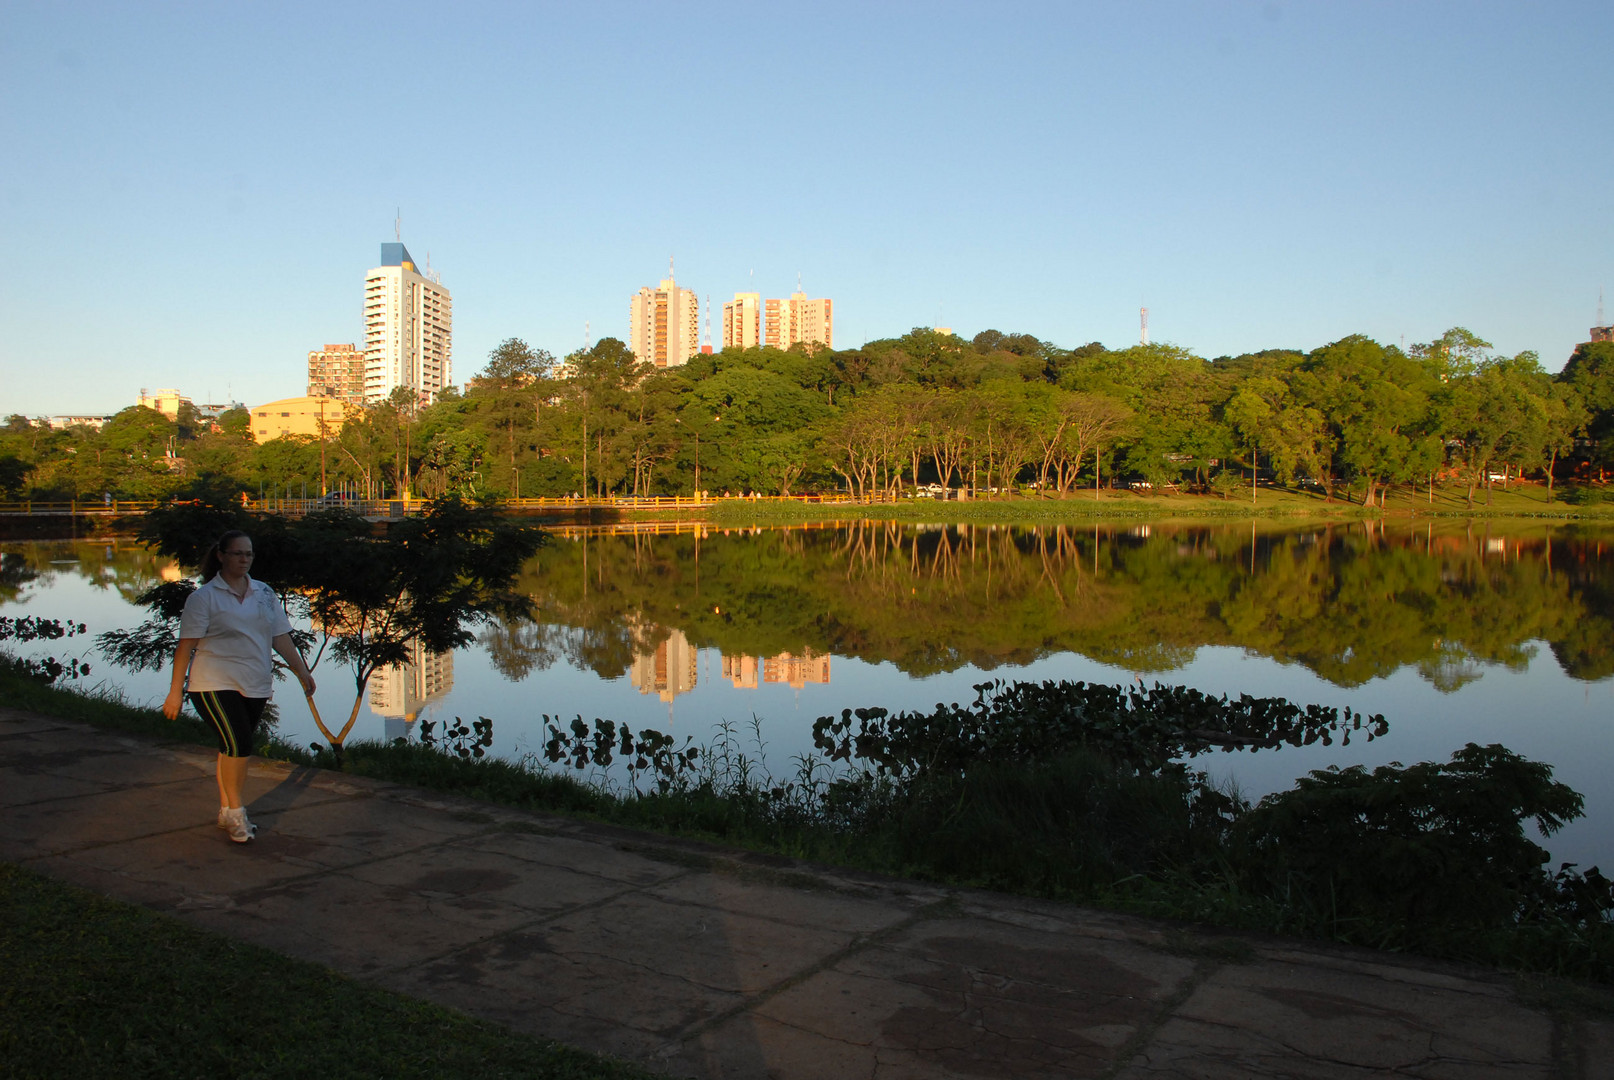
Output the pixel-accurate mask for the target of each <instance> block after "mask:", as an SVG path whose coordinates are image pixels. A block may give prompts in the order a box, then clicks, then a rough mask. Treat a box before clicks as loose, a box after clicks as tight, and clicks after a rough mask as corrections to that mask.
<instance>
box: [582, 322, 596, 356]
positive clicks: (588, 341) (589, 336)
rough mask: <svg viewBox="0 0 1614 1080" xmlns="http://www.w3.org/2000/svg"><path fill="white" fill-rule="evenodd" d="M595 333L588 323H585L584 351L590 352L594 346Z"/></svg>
mask: <svg viewBox="0 0 1614 1080" xmlns="http://www.w3.org/2000/svg"><path fill="white" fill-rule="evenodd" d="M593 338H594V335H593V333H592V329H591V327H590V326H589V324H588V323H586V322H585V323H584V324H583V351H584V352H588V351H589V350H590V349H592V348H593V347H594V341H593Z"/></svg>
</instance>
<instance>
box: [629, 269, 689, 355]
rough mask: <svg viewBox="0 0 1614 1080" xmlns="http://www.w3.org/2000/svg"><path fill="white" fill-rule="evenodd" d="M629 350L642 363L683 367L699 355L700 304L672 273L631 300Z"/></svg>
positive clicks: (640, 291) (642, 290)
mask: <svg viewBox="0 0 1614 1080" xmlns="http://www.w3.org/2000/svg"><path fill="white" fill-rule="evenodd" d="M628 348H630V349H632V350H633V355H634V356H635V357H637V358H638V359H639V362H640V363H645V362H649V363H652V364H655V365H656V366H657V367H658V368H666V367H681V366H682V365H684V364H686V363H688V362H689V358H690V357H691V356H698V355H700V302H699V300H697V299H696V297H695V293H694V291H693V290H691V289H684V288H680V287H679V285H678V283H677V282H676V281H674V280H673V278H672V276H671V274H669V275H668V276H667V277H666V278H665V279H664V280H663V281H662V282H661V284H660V285H658V286H657V287H656V288H654V289H652V288H650V287H649V286H648V285H647V286H645V287H644V288H642V289H640V290H639V291H638V292H637V293H635V294H634V296H633V298H632V299H631V300H629V301H628Z"/></svg>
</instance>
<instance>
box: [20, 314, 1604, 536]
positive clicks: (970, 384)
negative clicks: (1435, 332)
mask: <svg viewBox="0 0 1614 1080" xmlns="http://www.w3.org/2000/svg"><path fill="white" fill-rule="evenodd" d="M249 427H250V425H249V423H248V417H247V415H246V412H245V410H236V411H233V412H231V413H226V414H225V415H224V416H223V417H221V418H220V419H219V420H218V421H216V422H209V423H203V422H201V421H200V420H199V418H198V417H197V416H196V414H195V413H194V411H187V409H182V410H181V412H180V415H179V416H178V418H177V419H175V420H170V419H168V418H167V417H165V416H163V415H162V414H160V413H157V412H155V411H153V410H151V409H145V408H140V407H132V408H129V409H125V410H123V411H122V412H120V413H118V414H117V415H116V416H114V417H113V418H112V419H111V420H109V421H108V422H107V423H106V424H105V425H104V426H103V427H102V428H101V429H100V430H99V431H96V430H92V429H90V428H87V427H79V428H69V429H66V430H60V431H58V430H52V429H50V428H49V427H47V426H46V425H44V424H43V423H35V422H30V421H29V420H28V419H27V418H25V417H22V416H12V417H10V418H9V419H8V421H7V422H6V424H5V426H4V428H3V429H0V497H4V498H22V497H31V498H36V499H44V498H64V499H65V498H81V499H82V498H95V497H99V496H101V495H103V494H112V495H114V496H118V497H157V496H161V495H166V494H170V493H174V492H178V491H181V490H185V489H187V488H194V487H197V486H205V487H207V488H209V489H210V490H234V491H237V492H244V493H248V494H265V495H292V496H297V495H303V494H319V493H320V492H321V491H322V490H330V489H337V488H342V489H345V490H349V491H353V492H355V493H358V494H362V495H366V496H374V497H383V496H389V495H396V494H399V493H402V492H409V493H411V494H415V495H422V496H426V497H433V496H437V495H442V494H448V493H455V494H460V495H465V496H483V495H495V496H504V497H513V496H539V495H544V496H560V495H570V494H579V495H581V494H588V495H594V496H603V495H611V494H617V495H632V496H650V495H672V494H690V493H692V492H694V491H705V492H709V493H712V494H719V493H729V494H747V493H752V492H757V493H763V494H785V495H788V494H796V493H803V492H827V491H836V490H840V491H849V492H853V493H856V494H860V495H876V494H886V495H889V494H895V493H898V492H901V491H903V490H911V489H912V488H913V487H915V486H917V485H924V484H936V485H941V486H945V487H969V488H972V489H975V490H977V491H988V492H990V491H992V490H993V489H1015V488H1017V487H1026V486H1033V487H1035V488H1037V489H1039V490H1041V491H1043V492H1046V493H1055V494H1057V493H1068V492H1071V491H1074V490H1076V489H1078V488H1084V487H1086V488H1095V489H1098V490H1100V491H1102V490H1104V489H1106V488H1108V487H1111V486H1114V485H1115V484H1117V483H1120V482H1135V483H1140V484H1148V485H1150V486H1151V487H1153V488H1157V489H1159V488H1173V487H1174V488H1178V489H1186V490H1193V491H1200V492H1215V493H1220V494H1224V495H1229V494H1232V493H1233V492H1234V491H1236V490H1239V489H1245V490H1248V489H1249V488H1250V485H1251V484H1252V482H1253V481H1254V480H1255V479H1256V478H1257V477H1259V478H1261V479H1264V480H1268V481H1273V482H1277V483H1279V484H1285V485H1289V484H1305V485H1307V486H1310V487H1314V488H1316V489H1319V490H1321V491H1322V492H1324V493H1326V495H1327V496H1328V497H1329V498H1335V497H1350V498H1352V499H1358V500H1360V501H1362V502H1364V503H1372V502H1374V501H1376V500H1378V501H1382V500H1383V499H1384V497H1385V495H1386V492H1387V491H1388V490H1389V489H1391V488H1393V487H1396V486H1410V487H1420V486H1422V485H1426V484H1427V485H1431V486H1432V485H1434V484H1436V483H1447V484H1457V485H1460V487H1461V489H1462V490H1463V491H1464V492H1465V494H1466V496H1467V498H1468V501H1469V502H1470V504H1473V503H1474V502H1475V500H1476V495H1477V493H1478V492H1479V491H1481V489H1484V490H1485V491H1486V495H1487V497H1488V495H1489V489H1490V486H1491V485H1492V483H1493V482H1494V481H1495V480H1497V479H1499V478H1500V479H1512V478H1515V477H1523V476H1534V477H1538V478H1540V479H1541V480H1543V481H1545V482H1546V483H1547V484H1549V485H1551V484H1553V483H1554V482H1555V480H1557V479H1562V478H1565V477H1570V476H1574V477H1579V478H1582V479H1592V480H1596V481H1602V480H1603V479H1604V476H1605V471H1606V470H1607V469H1608V467H1609V466H1610V464H1614V462H1611V460H1610V458H1611V456H1614V343H1610V342H1589V343H1586V344H1583V345H1581V346H1579V347H1578V348H1577V349H1576V350H1575V352H1574V354H1573V355H1572V356H1571V357H1570V358H1569V360H1568V362H1567V363H1566V364H1565V366H1564V368H1563V370H1562V371H1561V372H1560V373H1558V374H1557V375H1552V374H1549V373H1548V372H1547V371H1546V370H1545V369H1544V368H1543V367H1542V366H1541V363H1540V360H1539V358H1538V357H1537V356H1536V354H1534V353H1532V352H1524V353H1520V354H1518V355H1516V356H1506V355H1501V354H1497V353H1496V352H1495V351H1494V350H1493V348H1492V346H1491V345H1490V343H1488V342H1486V341H1484V340H1482V339H1481V338H1479V337H1478V336H1476V335H1475V334H1473V333H1471V332H1470V331H1468V330H1466V329H1463V328H1460V327H1459V328H1454V329H1452V330H1450V331H1448V332H1446V333H1445V334H1443V335H1442V336H1441V337H1440V338H1438V339H1436V340H1434V341H1431V342H1427V343H1422V344H1417V345H1413V346H1411V347H1410V348H1406V349H1401V348H1398V347H1396V346H1393V345H1383V344H1380V343H1379V342H1377V341H1374V340H1373V339H1371V338H1369V337H1366V336H1363V335H1351V336H1348V337H1345V338H1341V339H1340V340H1338V341H1335V342H1332V343H1330V344H1327V345H1324V346H1321V347H1320V348H1317V349H1313V350H1311V351H1310V352H1301V351H1298V350H1290V349H1266V350H1262V351H1260V352H1254V353H1246V354H1243V355H1240V356H1221V357H1216V358H1214V359H1209V360H1207V359H1204V358H1202V357H1199V356H1197V355H1195V354H1194V353H1193V352H1191V351H1190V350H1188V349H1185V348H1181V347H1179V346H1175V345H1169V344H1155V345H1136V346H1132V347H1130V348H1124V349H1107V348H1105V347H1104V346H1103V345H1101V344H1099V343H1097V342H1092V343H1089V344H1086V345H1081V346H1078V347H1075V348H1062V347H1059V346H1056V345H1054V344H1051V343H1049V342H1046V341H1042V340H1040V339H1038V338H1036V337H1035V336H1033V335H1030V334H1005V333H1001V332H999V331H996V330H988V331H984V332H982V333H980V334H977V335H976V336H975V337H974V338H973V339H964V338H960V337H955V336H953V335H950V334H946V333H942V332H938V331H935V330H930V329H915V330H913V331H912V332H910V333H908V334H906V335H904V336H902V337H900V338H892V339H885V340H880V341H874V342H870V343H868V344H866V345H864V346H862V347H860V348H857V349H843V350H832V349H828V348H823V347H819V348H811V347H807V346H801V345H798V346H795V347H793V348H792V349H791V350H790V351H788V352H786V351H780V350H777V349H768V348H753V349H726V350H724V351H722V352H719V353H713V354H706V355H700V356H697V357H694V358H692V359H691V360H690V362H689V363H688V364H686V365H684V366H682V367H678V368H668V369H658V368H655V367H654V366H652V365H649V364H641V363H639V362H638V361H637V360H636V359H635V357H634V356H633V354H632V353H631V352H630V351H629V350H628V348H627V346H626V345H624V344H623V343H622V342H621V341H618V340H617V339H615V338H604V339H602V340H600V341H599V342H598V343H596V344H594V345H592V346H591V347H589V348H587V349H581V350H578V351H576V352H573V353H572V354H570V355H568V356H566V357H564V358H563V359H561V360H559V361H557V360H556V359H555V357H553V356H552V355H551V354H549V353H548V352H545V351H544V350H542V349H535V348H533V347H531V346H529V345H528V344H526V343H525V342H523V341H521V340H520V339H517V338H511V339H508V340H506V341H504V342H502V343H501V344H500V345H499V346H498V347H496V348H495V349H494V350H493V351H492V352H491V353H490V355H489V357H488V360H487V363H486V364H485V366H484V367H483V369H482V370H481V371H480V372H478V374H477V375H476V376H475V377H474V378H472V379H471V380H469V381H468V382H467V384H466V386H465V387H464V389H463V390H455V389H450V390H449V391H447V392H445V393H444V394H443V395H441V397H440V398H439V400H438V401H436V402H435V403H433V404H431V405H429V406H426V407H418V406H417V405H416V403H415V402H414V400H413V396H412V395H411V394H409V393H408V392H407V391H405V392H400V393H396V394H394V395H393V397H392V398H390V399H388V400H386V401H383V402H380V403H378V404H375V405H372V406H369V407H367V408H363V409H357V408H349V410H348V414H347V416H346V418H345V423H344V424H343V425H342V427H341V429H340V431H339V432H336V433H333V434H332V435H330V436H329V437H327V438H324V439H318V438H313V437H296V436H288V437H284V438H280V439H275V440H272V441H269V442H265V443H261V444H259V443H255V442H254V441H253V440H252V437H251V434H250V431H249Z"/></svg>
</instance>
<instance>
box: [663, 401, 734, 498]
mask: <svg viewBox="0 0 1614 1080" xmlns="http://www.w3.org/2000/svg"><path fill="white" fill-rule="evenodd" d="M721 419H723V418H722V417H721V416H714V417H712V420H713V422H714V423H715V422H716V421H719V420H721ZM673 423H675V424H677V425H678V426H679V427H683V428H688V429H689V430H690V431H691V432H693V433H694V435H695V495H694V497H695V501H696V502H697V503H698V502H700V501H701V431H700V428H698V427H696V426H695V425H694V424H686V423H684V420H683V417H681V416H675V417H673Z"/></svg>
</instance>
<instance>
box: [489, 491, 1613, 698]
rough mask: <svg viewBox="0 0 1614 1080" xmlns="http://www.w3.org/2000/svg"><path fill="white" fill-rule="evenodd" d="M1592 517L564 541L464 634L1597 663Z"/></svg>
mask: <svg viewBox="0 0 1614 1080" xmlns="http://www.w3.org/2000/svg"><path fill="white" fill-rule="evenodd" d="M1611 539H1614V535H1611V534H1610V533H1608V532H1607V531H1601V532H1600V531H1593V530H1585V529H1582V528H1577V527H1575V526H1566V525H1555V526H1533V527H1501V526H1498V525H1496V524H1494V523H1492V524H1489V525H1487V524H1485V523H1477V524H1476V523H1464V522H1442V523H1434V524H1424V523H1418V522H1402V523H1390V524H1383V523H1380V522H1376V521H1371V520H1370V521H1359V522H1349V523H1337V524H1316V523H1306V524H1302V525H1293V524H1285V523H1282V522H1268V521H1260V522H1257V523H1255V524H1254V525H1253V526H1252V525H1251V523H1249V522H1240V523H1236V524H1228V525H1206V524H1202V523H1197V524H1196V523H1188V524H1170V523H1151V524H1148V525H1136V524H1130V523H1124V524H1118V523H1101V524H1098V525H1047V526H1007V525H974V526H970V525H960V526H911V525H900V524H896V523H890V522H859V523H852V524H834V525H824V526H810V527H796V528H781V529H772V530H763V531H757V530H751V529H745V530H733V531H731V532H725V531H723V530H721V529H712V528H709V527H705V528H701V529H699V530H698V531H684V532H681V533H676V534H671V535H669V534H660V535H650V534H638V535H615V536H613V535H598V534H587V533H584V532H581V531H580V532H577V533H574V534H565V533H563V534H562V539H561V541H560V542H557V543H554V544H552V545H550V546H549V547H547V548H545V549H544V550H543V551H541V552H540V553H539V554H538V555H537V556H536V557H535V558H534V559H533V560H532V561H531V562H530V563H529V564H528V566H527V568H526V570H525V571H524V573H523V575H522V578H521V580H520V583H519V588H521V589H522V590H523V591H524V592H526V593H527V594H528V595H529V596H531V597H532V598H533V599H534V600H535V601H536V602H537V604H538V608H539V611H540V616H539V618H540V620H541V621H540V624H537V625H506V626H503V627H500V628H496V629H494V630H492V631H490V632H489V633H488V634H486V635H485V636H484V638H483V641H484V643H485V644H486V645H487V647H488V648H489V651H490V653H491V655H492V658H493V661H494V664H495V666H496V667H497V669H498V670H499V671H500V672H501V674H503V675H505V676H506V677H508V678H512V679H519V678H521V677H522V676H524V675H525V674H527V673H528V672H530V671H533V670H541V669H543V668H546V667H549V666H550V665H552V664H553V663H554V662H555V661H556V660H558V659H562V658H564V659H566V660H567V661H569V662H571V663H572V664H574V665H576V666H578V667H580V668H584V669H587V670H591V671H594V672H595V673H597V674H599V675H600V676H602V677H605V678H617V677H620V676H622V675H624V674H625V673H627V671H628V670H629V668H630V667H631V665H632V663H633V660H634V657H635V656H636V655H638V654H640V653H642V652H644V651H645V650H646V649H653V648H654V647H655V646H656V644H657V643H658V642H659V641H660V640H661V639H662V638H664V637H665V636H666V635H667V633H668V632H669V631H670V630H672V629H677V630H680V631H682V632H683V633H684V634H685V635H687V637H688V639H689V640H690V641H691V642H693V643H694V644H695V645H696V646H697V647H699V648H715V649H718V650H720V651H722V652H723V653H724V655H753V656H754V655H762V656H771V655H776V654H781V653H794V654H797V655H800V654H804V653H806V654H832V655H836V656H844V657H855V658H857V659H860V660H864V661H868V662H870V663H880V662H889V663H891V664H893V665H895V666H896V667H897V668H898V669H899V670H901V671H902V672H904V673H905V674H908V675H910V676H926V675H932V674H936V673H940V672H947V671H953V670H957V669H959V668H961V667H964V666H966V665H973V666H975V667H978V668H981V669H983V670H992V669H994V668H998V667H1000V666H1004V665H1024V664H1028V663H1031V662H1033V661H1035V660H1038V659H1040V658H1042V657H1045V656H1049V655H1053V654H1057V653H1062V652H1074V653H1077V654H1080V655H1082V656H1085V657H1088V658H1090V659H1093V660H1096V661H1099V662H1102V663H1106V664H1112V665H1116V666H1119V667H1123V668H1127V669H1130V670H1132V671H1134V672H1139V673H1148V674H1162V673H1165V672H1169V671H1172V670H1174V669H1178V668H1181V667H1183V666H1184V665H1186V664H1187V663H1189V662H1190V661H1191V660H1193V658H1194V656H1195V653H1196V651H1197V650H1198V649H1199V648H1200V647H1201V646H1206V645H1221V646H1233V647H1235V648H1241V649H1244V650H1245V651H1247V652H1248V653H1250V654H1252V655H1258V656H1263V657H1270V658H1272V659H1274V660H1277V661H1279V662H1281V663H1285V664H1299V665H1302V666H1303V667H1305V668H1307V669H1309V670H1311V671H1312V672H1314V673H1316V674H1317V675H1318V676H1320V677H1322V678H1324V679H1326V680H1328V681H1329V682H1332V683H1334V684H1335V685H1338V686H1345V687H1352V686H1359V685H1361V684H1363V683H1365V682H1367V681H1369V680H1371V679H1375V678H1379V677H1382V676H1387V675H1389V674H1391V673H1393V672H1395V671H1396V670H1398V669H1400V668H1402V667H1414V668H1416V669H1417V671H1418V672H1419V673H1420V675H1421V676H1422V677H1423V678H1424V679H1425V680H1427V681H1428V682H1429V683H1430V684H1431V685H1433V686H1435V687H1437V688H1438V689H1440V690H1442V691H1451V690H1455V689H1457V688H1459V687H1461V686H1463V685H1464V684H1466V683H1468V682H1471V681H1472V680H1474V679H1476V678H1478V677H1479V676H1480V674H1481V672H1482V671H1483V669H1484V667H1486V666H1489V665H1504V666H1506V667H1508V668H1511V669H1515V670H1520V669H1522V668H1524V667H1525V666H1526V665H1527V664H1528V663H1529V661H1530V659H1531V658H1532V656H1533V655H1534V646H1533V645H1532V644H1531V643H1532V642H1536V641H1544V642H1546V643H1547V644H1548V645H1549V646H1550V648H1551V649H1552V652H1553V655H1554V656H1555V657H1556V658H1557V661H1558V663H1559V664H1560V665H1561V666H1562V668H1563V670H1564V671H1565V672H1566V673H1567V674H1569V675H1570V676H1571V677H1573V678H1576V679H1581V680H1595V679H1601V678H1604V677H1606V676H1608V675H1610V674H1614V574H1611V567H1610V565H1609V560H1607V559H1605V558H1604V550H1605V548H1607V549H1608V550H1609V551H1610V553H1611V554H1614V546H1611V545H1610V543H1609V541H1610V540H1611Z"/></svg>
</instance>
